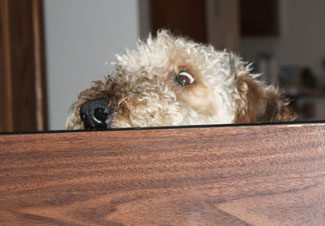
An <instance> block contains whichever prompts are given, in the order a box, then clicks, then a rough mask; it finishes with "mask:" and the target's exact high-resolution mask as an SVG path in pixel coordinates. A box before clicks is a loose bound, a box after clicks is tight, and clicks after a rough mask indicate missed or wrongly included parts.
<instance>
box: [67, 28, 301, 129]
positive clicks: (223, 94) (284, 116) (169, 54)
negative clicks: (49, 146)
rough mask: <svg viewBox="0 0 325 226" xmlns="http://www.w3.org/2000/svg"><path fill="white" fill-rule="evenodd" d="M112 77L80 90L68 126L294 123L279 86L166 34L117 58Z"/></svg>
mask: <svg viewBox="0 0 325 226" xmlns="http://www.w3.org/2000/svg"><path fill="white" fill-rule="evenodd" d="M112 64H113V66H114V68H115V71H114V73H113V74H112V75H111V76H108V77H107V78H106V81H95V82H94V83H93V85H92V86H91V87H90V88H89V89H86V90H84V91H83V92H81V93H80V95H79V97H78V99H77V101H76V102H75V103H74V104H73V106H72V112H71V114H70V116H69V117H68V119H67V121H66V128H68V129H83V128H86V129H103V128H116V127H154V126H175V125H194V124H196V125H197V124H226V123H251V122H274V121H288V120H293V119H294V118H295V114H294V113H293V111H292V110H291V109H290V107H289V106H288V101H287V100H286V99H285V98H284V96H283V94H282V93H281V92H279V90H278V89H276V88H274V87H271V86H266V85H264V84H263V83H262V82H260V81H258V80H256V77H257V75H254V74H252V73H251V69H250V66H249V65H247V64H245V63H244V62H243V61H242V60H241V59H240V58H239V57H237V56H236V55H234V54H232V53H229V52H226V51H216V50H215V49H214V48H213V47H212V46H207V45H202V44H198V43H195V42H193V41H191V40H188V39H186V38H183V37H175V36H173V35H171V34H170V33H169V32H167V31H160V32H158V34H157V37H156V38H151V37H149V38H148V40H147V42H145V43H144V42H139V43H138V47H137V49H136V50H127V51H126V52H125V53H124V54H122V55H117V56H116V61H115V62H113V63H112Z"/></svg>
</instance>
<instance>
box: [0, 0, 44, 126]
mask: <svg viewBox="0 0 325 226" xmlns="http://www.w3.org/2000/svg"><path fill="white" fill-rule="evenodd" d="M42 11H43V4H42V0H24V1H20V0H0V49H1V51H0V101H1V102H0V105H1V107H0V131H1V130H2V131H21V130H24V131H26V130H28V131H31V130H46V129H47V104H46V99H47V97H46V80H45V60H44V44H43V43H44V42H43V12H42ZM17 68H18V69H17Z"/></svg>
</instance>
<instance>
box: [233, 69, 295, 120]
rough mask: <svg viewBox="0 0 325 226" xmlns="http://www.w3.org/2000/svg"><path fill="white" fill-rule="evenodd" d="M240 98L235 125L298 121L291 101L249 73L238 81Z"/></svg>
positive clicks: (242, 74) (237, 104)
mask: <svg viewBox="0 0 325 226" xmlns="http://www.w3.org/2000/svg"><path fill="white" fill-rule="evenodd" d="M236 85H237V90H238V92H239V96H240V98H239V99H238V100H237V102H236V107H237V114H236V119H235V123H253V122H281V121H292V120H294V119H296V114H295V112H294V111H293V110H292V109H291V107H289V106H288V105H289V101H288V100H287V99H286V98H285V97H284V95H283V94H282V93H281V92H280V91H279V90H278V89H276V88H274V87H272V86H266V85H265V84H263V83H261V82H259V81H257V80H255V79H254V78H253V77H252V76H251V75H249V74H248V73H240V74H239V75H238V76H237V79H236Z"/></svg>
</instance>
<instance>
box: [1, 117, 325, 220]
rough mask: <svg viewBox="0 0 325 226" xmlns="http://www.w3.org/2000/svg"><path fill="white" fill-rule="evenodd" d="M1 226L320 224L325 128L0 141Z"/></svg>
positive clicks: (324, 210)
mask: <svg viewBox="0 0 325 226" xmlns="http://www.w3.org/2000/svg"><path fill="white" fill-rule="evenodd" d="M0 150H1V151H0V183H1V186H0V224H1V225H323V224H324V222H325V123H318V124H316V123H315V124H288V125H283V124H282V125H264V126H236V127H234V126H228V127H201V128H178V129H173V128H170V129H147V130H120V131H102V132H71V133H41V134H22V135H2V136H0Z"/></svg>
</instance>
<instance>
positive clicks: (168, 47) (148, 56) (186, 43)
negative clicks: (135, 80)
mask: <svg viewBox="0 0 325 226" xmlns="http://www.w3.org/2000/svg"><path fill="white" fill-rule="evenodd" d="M217 56H218V54H217V52H216V51H215V50H214V49H213V48H212V47H211V46H204V45H201V44H198V43H195V42H193V41H190V40H187V39H185V38H181V37H174V36H172V35H171V34H169V33H168V32H166V31H161V32H159V33H158V34H157V37H156V38H152V37H149V38H148V39H147V41H146V42H141V41H139V42H138V44H137V48H135V49H129V50H126V51H125V52H124V53H122V54H119V55H117V56H116V60H115V61H114V62H113V63H112V64H113V65H114V66H115V68H118V69H119V68H122V69H123V70H126V71H129V72H136V71H139V70H142V69H144V68H145V69H146V70H150V69H152V70H157V68H167V67H168V66H169V64H171V63H181V62H182V60H183V61H184V60H185V61H187V62H188V63H190V64H192V65H193V64H195V63H196V62H199V63H198V64H199V65H202V64H205V63H207V61H209V63H210V64H211V59H212V58H214V59H215V58H216V57H217Z"/></svg>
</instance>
